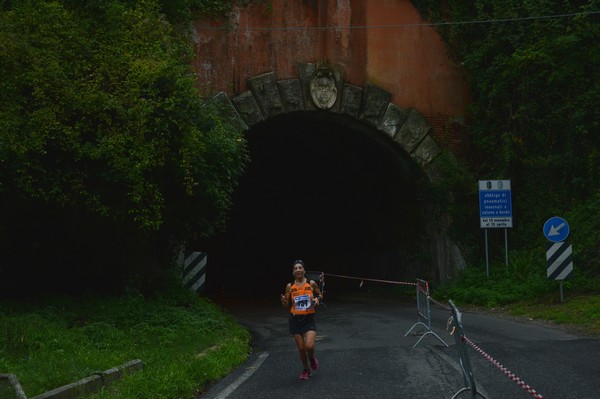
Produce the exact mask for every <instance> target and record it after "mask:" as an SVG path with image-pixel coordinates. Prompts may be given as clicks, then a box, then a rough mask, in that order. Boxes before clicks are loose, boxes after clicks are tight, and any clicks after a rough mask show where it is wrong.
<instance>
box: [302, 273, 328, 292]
mask: <svg viewBox="0 0 600 399" xmlns="http://www.w3.org/2000/svg"><path fill="white" fill-rule="evenodd" d="M304 277H306V280H308V281H310V280H314V282H315V283H317V284H318V285H319V289H320V290H321V293H322V294H323V296H325V273H323V272H316V271H307V272H306V273H305V274H304Z"/></svg>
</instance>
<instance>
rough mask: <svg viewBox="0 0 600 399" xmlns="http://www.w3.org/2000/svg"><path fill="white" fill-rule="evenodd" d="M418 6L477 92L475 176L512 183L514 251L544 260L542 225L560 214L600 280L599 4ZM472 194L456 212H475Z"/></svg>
mask: <svg viewBox="0 0 600 399" xmlns="http://www.w3.org/2000/svg"><path fill="white" fill-rule="evenodd" d="M413 4H414V5H415V6H416V7H417V9H418V10H419V11H420V12H421V14H422V16H423V17H424V18H425V19H427V20H429V21H431V22H433V23H435V24H436V25H435V27H436V29H437V31H438V32H439V33H440V34H441V35H442V37H443V39H444V40H445V41H446V43H447V46H448V48H449V51H450V53H451V55H452V57H453V59H454V60H455V62H456V64H457V65H459V66H460V68H461V69H462V70H463V72H464V76H465V79H466V80H467V81H468V84H469V86H470V89H471V94H472V103H471V104H470V108H469V110H468V130H469V133H470V135H471V138H472V144H473V148H472V152H471V158H470V159H469V165H468V167H469V170H470V171H471V173H472V175H473V176H474V179H475V180H476V179H510V180H511V181H512V191H513V215H514V221H515V227H514V228H513V229H511V238H510V241H511V249H520V250H531V249H535V250H536V251H538V253H540V254H542V255H541V258H542V262H543V253H544V251H545V246H544V245H545V243H546V241H545V238H544V237H543V234H542V226H543V224H544V221H545V220H547V219H548V218H549V217H551V216H555V215H560V216H562V217H564V218H566V219H567V220H568V221H569V224H570V226H571V231H572V236H571V237H570V239H571V241H572V242H573V250H574V256H575V259H577V268H578V273H579V272H583V273H585V274H588V275H590V274H591V275H595V276H598V275H599V274H600V262H599V257H600V137H599V134H600V80H598V76H600V3H598V2H597V1H596V0H583V1H565V0H540V1H484V0H469V1H451V2H439V1H434V0H413ZM469 195H470V197H469V198H466V197H462V198H461V197H460V195H459V197H458V201H457V203H458V204H460V207H459V209H457V213H458V212H460V214H462V215H464V214H472V215H477V209H476V207H477V204H478V202H477V199H476V198H474V196H475V195H476V192H474V191H471V192H470V193H469ZM465 219H467V218H464V217H462V218H458V217H457V218H455V220H457V221H458V222H459V223H460V220H465ZM475 220H476V216H475ZM463 223H464V222H463ZM462 228H463V229H464V230H467V229H468V228H470V229H471V231H472V230H473V229H474V228H477V226H471V227H466V226H462ZM500 248H501V247H500Z"/></svg>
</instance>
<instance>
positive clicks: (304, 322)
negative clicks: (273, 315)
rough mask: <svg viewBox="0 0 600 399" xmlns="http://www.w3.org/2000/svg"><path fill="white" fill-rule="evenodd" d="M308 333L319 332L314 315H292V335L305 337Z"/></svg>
mask: <svg viewBox="0 0 600 399" xmlns="http://www.w3.org/2000/svg"><path fill="white" fill-rule="evenodd" d="M307 331H315V332H316V331H317V322H316V321H315V315H314V313H313V314H302V315H290V334H292V335H294V334H300V335H304V333H305V332H307Z"/></svg>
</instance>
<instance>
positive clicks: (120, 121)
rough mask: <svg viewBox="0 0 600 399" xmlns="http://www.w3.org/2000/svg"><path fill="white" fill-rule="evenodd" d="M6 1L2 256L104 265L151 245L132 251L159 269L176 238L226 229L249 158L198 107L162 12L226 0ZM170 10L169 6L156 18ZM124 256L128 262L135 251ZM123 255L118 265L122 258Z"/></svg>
mask: <svg viewBox="0 0 600 399" xmlns="http://www.w3.org/2000/svg"><path fill="white" fill-rule="evenodd" d="M3 6H4V9H3V11H2V12H1V13H0V26H1V29H0V74H1V75H2V76H3V78H2V80H1V81H0V206H1V207H2V209H3V210H5V211H6V213H7V214H8V216H7V217H6V218H3V219H2V221H0V241H1V242H2V245H3V246H2V252H3V254H10V253H13V252H10V251H9V249H10V250H13V251H14V249H13V248H16V249H17V251H18V252H20V253H26V254H28V256H30V257H31V258H30V259H26V262H25V264H28V265H35V264H36V263H37V262H39V261H40V260H41V259H42V258H44V259H46V260H47V261H50V262H52V263H54V265H56V266H58V265H60V267H61V268H63V267H64V265H65V264H72V260H69V259H67V258H66V256H65V255H64V254H65V253H68V252H70V251H71V248H73V247H75V248H80V247H87V248H86V249H87V251H88V253H89V251H92V253H102V254H103V255H102V256H105V257H106V258H105V259H103V262H107V261H110V257H109V256H108V255H107V254H108V253H111V254H112V258H113V259H114V258H123V253H124V252H127V251H131V252H133V251H139V252H138V253H137V255H140V253H141V254H142V255H143V254H144V253H147V252H148V251H149V248H150V249H153V250H154V253H152V254H150V255H149V256H147V258H150V260H149V259H147V258H145V257H144V256H140V257H139V258H138V259H139V260H138V261H137V263H139V262H150V261H151V260H152V259H154V260H156V259H158V263H160V264H162V266H157V268H160V267H163V268H164V266H167V264H168V263H169V260H170V259H171V258H172V252H173V249H174V246H175V245H176V244H178V243H181V242H185V241H187V240H189V239H190V238H191V237H192V234H199V235H210V234H213V233H214V232H215V231H218V230H220V229H222V228H223V226H224V224H225V221H226V217H227V211H228V209H229V206H230V196H231V194H232V192H233V189H234V187H235V185H236V182H237V177H238V176H239V175H240V174H241V172H242V170H243V165H244V163H245V161H246V150H245V141H244V139H243V136H242V134H241V132H239V131H236V130H235V129H233V128H232V127H230V126H228V125H227V124H225V123H224V122H223V121H221V120H219V118H218V117H217V115H218V113H217V112H215V110H212V109H210V108H209V107H205V106H203V104H202V100H201V98H200V97H199V95H198V92H197V89H196V84H197V82H196V80H195V76H194V75H193V73H192V71H191V69H190V68H191V66H190V60H191V55H192V51H191V43H190V42H189V40H188V39H187V38H186V37H185V36H183V35H181V34H179V33H178V32H177V31H176V30H175V29H174V27H173V24H172V23H171V21H170V20H169V19H168V18H172V19H173V20H174V21H175V22H177V23H179V22H182V21H183V20H184V18H183V16H181V15H179V16H175V15H171V14H173V13H174V12H175V11H178V12H179V11H180V12H184V11H183V10H188V11H190V7H192V6H193V7H197V8H198V9H199V10H200V11H201V12H205V13H208V14H218V13H221V12H224V10H225V9H227V7H229V6H230V3H229V2H227V1H199V0H198V1H191V0H190V1H184V0H182V1H179V2H160V1H158V0H144V1H139V2H129V1H125V0H110V1H102V2H99V1H58V0H44V1H27V0H23V1H12V2H5V3H3ZM167 8H168V9H170V10H172V11H173V13H167V15H166V16H165V14H162V13H161V10H163V11H165V10H164V9H167ZM190 12H191V11H190ZM190 17H191V14H190ZM107 235H109V236H110V237H106V236H107ZM119 235H120V236H121V237H119ZM111 237H112V239H111ZM123 238H125V239H124V240H123ZM53 239H54V240H53ZM92 243H95V245H94V244H92ZM74 255H75V256H73V255H71V257H76V255H77V254H74ZM5 256H6V255H5ZM14 261H16V260H15V259H9V260H8V261H6V262H5V264H10V263H12V262H14ZM21 261H22V260H21ZM130 261H131V262H130ZM124 263H125V264H129V265H133V264H134V263H135V256H129V257H127V259H126V262H124ZM123 266H124V265H123V264H121V265H119V266H118V267H116V268H115V269H120V268H122V269H128V268H129V266H125V267H123ZM101 267H102V266H101ZM12 268H15V266H12ZM130 274H131V273H130ZM29 275H30V276H32V275H35V273H30V272H29ZM6 279H7V277H5V278H4V280H6Z"/></svg>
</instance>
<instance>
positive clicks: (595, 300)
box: [431, 254, 600, 336]
mask: <svg viewBox="0 0 600 399" xmlns="http://www.w3.org/2000/svg"><path fill="white" fill-rule="evenodd" d="M513 258H514V259H515V261H514V262H513V263H512V264H511V265H510V266H509V267H506V266H505V265H494V266H492V267H491V268H490V275H489V277H488V276H487V272H486V271H485V270H483V269H482V268H476V267H471V268H467V269H466V270H465V271H464V272H463V273H462V274H461V275H460V276H459V278H457V279H455V280H453V281H451V282H449V283H447V284H443V285H441V286H439V287H437V288H436V289H434V290H432V294H431V296H432V298H435V299H436V300H438V301H441V302H443V301H447V300H448V299H452V300H453V301H454V302H455V303H456V305H457V306H458V307H459V308H460V307H461V306H463V307H465V306H467V307H472V308H478V309H480V310H484V311H493V312H500V313H502V314H505V315H511V316H516V317H525V318H529V319H537V320H542V321H546V322H550V323H554V324H558V325H562V326H564V327H570V328H572V329H574V330H577V331H578V332H581V333H584V334H588V335H593V336H600V277H593V276H590V275H586V274H584V273H582V272H581V271H578V270H576V273H575V276H574V278H573V279H571V280H565V281H564V282H563V301H562V302H561V300H560V288H559V282H557V281H549V280H548V279H547V278H546V269H545V265H543V264H542V265H539V264H538V265H535V262H532V261H531V259H529V258H525V257H523V256H521V257H519V254H516V255H515V256H513Z"/></svg>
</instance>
